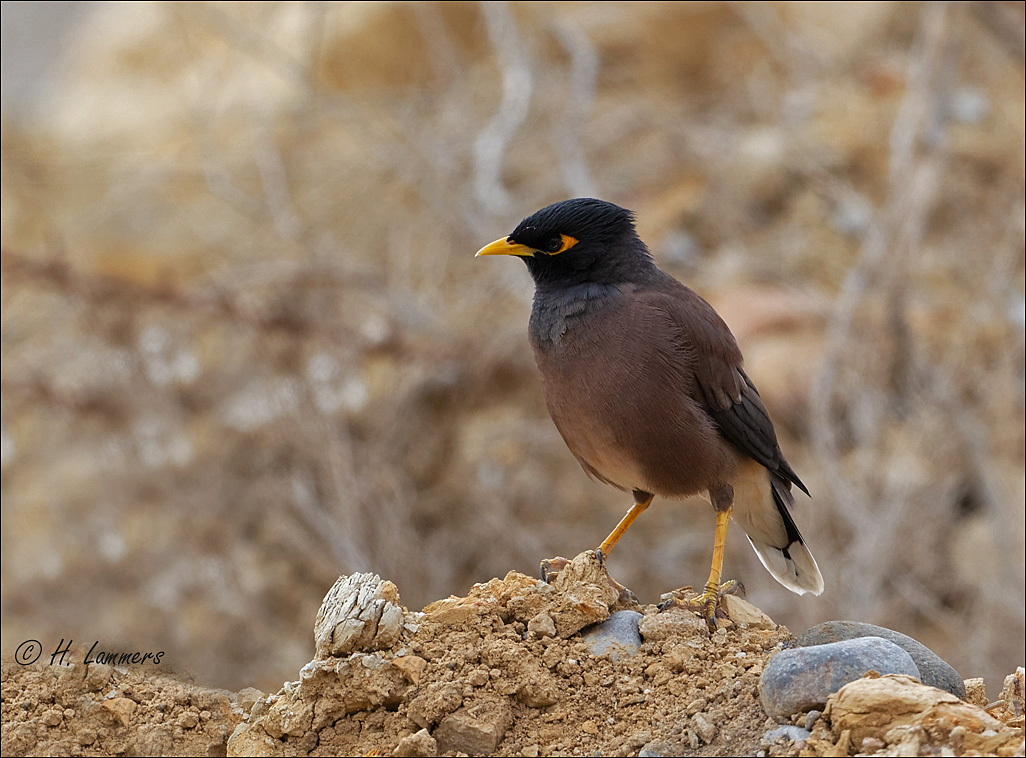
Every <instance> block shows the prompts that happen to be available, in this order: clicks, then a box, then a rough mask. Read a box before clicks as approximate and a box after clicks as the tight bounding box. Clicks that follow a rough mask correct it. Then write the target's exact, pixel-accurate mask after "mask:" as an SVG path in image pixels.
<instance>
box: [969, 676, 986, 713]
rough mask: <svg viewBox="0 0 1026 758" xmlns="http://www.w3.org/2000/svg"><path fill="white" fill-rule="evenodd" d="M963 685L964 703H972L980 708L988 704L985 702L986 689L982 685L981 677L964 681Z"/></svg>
mask: <svg viewBox="0 0 1026 758" xmlns="http://www.w3.org/2000/svg"><path fill="white" fill-rule="evenodd" d="M964 684H965V701H966V702H967V703H972V704H973V705H978V706H980V707H981V708H982V707H983V706H985V705H986V704H987V703H988V702H989V701H988V700H987V687H986V685H984V683H983V678H982V677H978V678H975V679H966V680H965V682H964Z"/></svg>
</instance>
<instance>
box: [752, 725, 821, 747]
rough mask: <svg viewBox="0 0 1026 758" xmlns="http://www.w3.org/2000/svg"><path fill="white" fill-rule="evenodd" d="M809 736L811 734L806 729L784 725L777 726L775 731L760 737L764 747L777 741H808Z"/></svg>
mask: <svg viewBox="0 0 1026 758" xmlns="http://www.w3.org/2000/svg"><path fill="white" fill-rule="evenodd" d="M811 735H812V732H810V731H809V730H808V729H802V728H801V727H800V726H794V725H793V724H785V725H783V726H778V727H777V728H776V729H770V730H769V731H768V732H766V734H764V735H762V743H763V744H764V745H772V744H773V743H774V742H776V741H777V740H779V739H785V740H790V741H791V742H801V741H803V740H807V739H809V737H810V736H811Z"/></svg>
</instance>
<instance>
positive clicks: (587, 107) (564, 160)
mask: <svg viewBox="0 0 1026 758" xmlns="http://www.w3.org/2000/svg"><path fill="white" fill-rule="evenodd" d="M555 34H556V39H558V40H559V44H560V45H562V46H563V49H564V50H566V52H567V54H569V56H570V98H569V101H568V103H567V107H566V111H565V112H564V114H563V119H562V120H561V121H560V123H559V126H558V132H557V141H558V147H559V149H558V151H557V153H558V155H559V165H560V167H561V168H562V169H563V181H564V182H565V183H566V186H567V190H569V192H570V194H572V195H577V196H579V197H594V196H595V195H597V194H598V193H597V191H596V187H595V182H594V180H593V179H592V176H591V171H590V170H589V169H588V162H587V160H586V159H585V157H584V150H583V148H582V147H581V134H582V132H583V131H584V127H585V125H586V124H587V122H588V115H589V113H590V111H591V104H592V101H593V100H594V99H595V83H596V81H597V79H598V68H599V59H598V54H597V53H596V52H595V46H594V45H592V44H591V40H589V39H588V35H586V34H585V33H584V32H582V31H581V30H580V29H579V28H577V27H576V26H574V25H572V24H568V23H558V24H556V26H555Z"/></svg>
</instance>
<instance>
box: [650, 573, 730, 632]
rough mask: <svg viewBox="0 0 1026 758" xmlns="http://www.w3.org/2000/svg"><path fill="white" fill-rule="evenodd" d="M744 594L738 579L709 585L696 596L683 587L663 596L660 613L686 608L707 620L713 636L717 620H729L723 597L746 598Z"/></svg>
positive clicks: (688, 588) (693, 592)
mask: <svg viewBox="0 0 1026 758" xmlns="http://www.w3.org/2000/svg"><path fill="white" fill-rule="evenodd" d="M744 594H745V587H744V585H743V584H741V582H739V581H737V580H736V579H731V580H730V581H729V582H724V583H723V584H720V585H716V584H707V585H706V586H705V592H702V593H701V594H696V593H695V591H694V589H693V588H691V587H682V588H681V589H679V590H674V591H673V592H667V593H666V594H664V595H663V596H662V602H661V603H659V606H658V607H659V610H660V611H665V610H669V609H670V608H686V609H687V610H689V611H692V612H693V613H697V614H698V615H700V616H701V617H702V618H704V619H705V623H706V625H707V626H708V627H709V633H710V634H712V633H713V632H715V631H716V619H718V618H721V619H725V618H729V616H728V615H727V609H726V608H725V607H724V606H723V602H722V601H723V596H724V595H739V596H741V597H744Z"/></svg>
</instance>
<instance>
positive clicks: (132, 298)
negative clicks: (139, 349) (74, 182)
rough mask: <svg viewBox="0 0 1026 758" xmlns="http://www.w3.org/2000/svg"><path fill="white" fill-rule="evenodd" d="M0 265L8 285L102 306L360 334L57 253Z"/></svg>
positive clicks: (320, 271)
mask: <svg viewBox="0 0 1026 758" xmlns="http://www.w3.org/2000/svg"><path fill="white" fill-rule="evenodd" d="M0 270H2V271H3V275H4V277H6V278H7V283H8V284H11V283H13V282H17V281H18V280H19V279H20V280H22V281H25V282H30V283H34V284H38V285H41V286H46V287H50V288H52V289H55V290H58V291H60V292H64V293H66V294H69V295H75V296H77V297H79V298H81V299H82V300H85V301H88V302H91V303H96V304H101V305H109V304H120V305H125V306H128V305H137V304H140V303H143V304H150V305H156V306H161V307H165V308H170V309H172V310H176V311H181V312H198V313H203V314H206V315H213V316H216V317H219V318H221V319H224V320H225V321H229V322H231V323H235V324H239V325H241V326H247V327H250V328H252V329H256V330H259V331H278V332H287V333H290V334H297V335H313V334H321V335H324V336H326V337H328V338H330V339H333V340H337V339H347V340H354V339H356V340H358V339H360V335H359V333H358V332H356V331H355V330H352V329H349V328H347V327H345V326H344V325H341V324H338V323H333V324H331V325H330V326H325V325H324V324H323V323H322V322H320V321H318V320H317V319H313V318H307V317H305V316H302V315H300V314H298V313H296V312H295V311H293V310H278V311H271V310H267V311H263V312H261V311H258V310H254V309H252V308H247V307H245V306H243V305H242V304H241V302H240V301H239V298H237V297H236V296H234V295H231V294H229V293H227V292H225V291H224V290H223V289H220V288H219V289H218V290H217V291H216V292H214V293H212V294H198V293H195V292H190V291H188V290H186V289H185V288H183V287H181V286H179V285H176V284H173V283H171V282H170V281H166V280H165V281H164V282H163V283H161V284H152V285H151V284H143V283H141V282H138V281H134V280H131V279H127V278H125V277H119V276H112V275H110V274H96V273H91V272H84V271H81V270H77V269H75V268H73V267H72V266H71V265H70V264H68V263H67V262H66V261H63V260H60V259H57V258H50V259H48V260H42V261H40V260H34V259H32V258H29V257H27V256H24V255H20V254H18V253H14V252H11V251H9V250H4V251H3V254H2V255H0ZM293 276H294V277H295V279H294V281H303V280H308V281H309V282H311V283H316V284H318V285H328V286H336V287H343V286H352V285H357V286H360V287H366V286H367V284H368V281H367V279H351V278H348V277H340V276H339V275H338V274H337V272H336V273H335V275H332V273H331V272H329V271H326V270H324V267H314V268H309V269H307V270H303V269H299V270H297V271H295V272H294V274H293Z"/></svg>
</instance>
